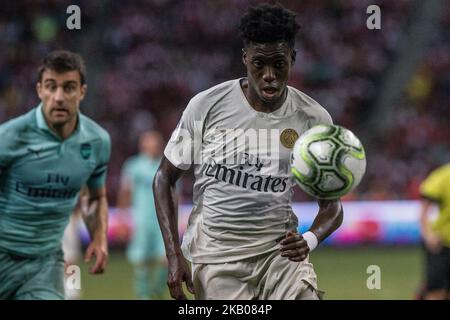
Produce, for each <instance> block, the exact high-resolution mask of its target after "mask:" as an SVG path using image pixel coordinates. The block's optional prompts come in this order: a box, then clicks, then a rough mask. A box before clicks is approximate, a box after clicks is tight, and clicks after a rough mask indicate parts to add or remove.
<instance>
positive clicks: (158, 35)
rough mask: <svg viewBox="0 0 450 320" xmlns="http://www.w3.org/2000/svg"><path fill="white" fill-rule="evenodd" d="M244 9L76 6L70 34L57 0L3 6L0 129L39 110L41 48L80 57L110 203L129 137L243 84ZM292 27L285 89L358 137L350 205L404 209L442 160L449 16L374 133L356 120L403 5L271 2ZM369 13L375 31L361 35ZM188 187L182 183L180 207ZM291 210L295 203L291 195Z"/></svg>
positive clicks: (222, 1) (231, 0) (400, 26)
mask: <svg viewBox="0 0 450 320" xmlns="http://www.w3.org/2000/svg"><path fill="white" fill-rule="evenodd" d="M259 2H261V1H244V0H217V1H197V0H183V1H181V0H178V1H175V0H149V1H126V2H125V1H106V0H105V1H87V0H86V1H78V2H77V3H78V5H79V6H80V8H81V13H82V22H81V30H68V29H67V28H66V26H65V24H66V19H67V17H68V14H67V13H66V8H67V6H68V5H70V4H71V3H70V2H68V1H41V0H34V1H33V0H20V1H14V2H11V1H8V2H5V3H4V4H2V8H1V9H0V123H1V122H4V121H6V120H7V119H10V118H12V117H14V116H17V115H19V114H22V113H24V112H26V111H27V110H29V109H30V108H32V107H34V106H35V105H37V103H38V98H37V96H36V94H35V89H34V87H35V82H36V75H37V72H36V67H37V65H38V63H39V61H40V59H41V58H42V57H43V56H44V55H45V54H46V53H47V52H48V51H50V50H53V49H57V48H64V49H69V50H74V51H77V52H79V53H81V54H82V55H83V57H84V58H85V60H86V62H87V67H88V78H87V79H88V86H89V91H88V97H87V99H86V100H85V102H84V103H83V104H82V111H83V112H84V113H86V114H88V115H89V116H90V117H92V118H93V119H95V120H96V121H97V122H98V123H100V124H101V125H102V126H103V127H105V128H106V129H107V130H108V131H109V132H110V134H111V137H112V141H113V154H112V161H111V165H110V174H109V177H108V188H109V196H110V199H111V202H112V203H113V204H114V201H115V195H116V194H117V186H118V185H119V178H120V168H121V166H122V164H123V162H124V160H125V159H126V158H127V157H129V156H130V155H132V154H133V153H135V152H136V151H137V137H138V135H139V134H140V133H141V132H143V131H146V130H148V129H157V130H159V131H161V132H162V134H163V135H164V137H165V138H166V139H168V138H169V137H170V133H171V132H172V130H173V128H174V127H175V126H176V124H177V122H178V120H179V117H180V116H181V113H182V111H183V109H184V107H185V106H186V104H187V103H188V102H189V99H190V98H191V97H192V96H194V95H195V94H196V93H198V92H199V91H201V90H204V89H207V88H209V87H211V86H213V85H215V84H218V83H220V82H222V81H226V80H230V79H234V78H238V77H242V76H245V68H244V66H243V65H242V63H241V50H240V49H241V47H242V44H241V42H240V39H239V34H238V30H237V28H238V25H239V19H240V16H241V14H242V13H243V12H244V11H245V9H246V8H247V6H248V4H249V3H252V4H255V3H259ZM280 2H281V3H283V4H285V6H286V7H288V8H289V9H291V10H293V11H295V12H297V13H298V20H299V22H300V24H301V25H302V29H301V30H300V36H299V38H298V41H297V44H296V49H297V60H296V64H295V65H294V70H293V73H292V76H291V80H290V85H292V86H294V87H297V88H298V89H300V90H302V91H304V92H306V93H307V94H308V95H310V96H312V97H313V98H314V99H316V100H317V101H318V102H319V103H321V104H322V105H323V106H324V107H325V108H326V109H327V110H328V111H329V112H330V114H331V115H332V117H333V119H334V122H335V123H336V124H339V125H342V126H345V127H347V128H349V129H352V130H354V132H355V133H356V134H357V135H359V134H360V133H362V132H361V130H369V131H370V130H372V131H373V132H374V134H372V135H371V134H364V136H367V137H371V138H370V141H363V144H364V145H365V147H366V152H367V155H368V168H367V174H366V176H365V178H364V180H363V182H362V183H361V185H360V187H359V188H358V189H357V190H356V191H355V192H354V193H353V194H351V195H349V196H348V198H349V199H364V200H374V199H377V200H378V199H414V198H417V197H418V184H419V183H420V182H421V181H422V179H423V178H424V177H425V176H426V174H427V173H429V171H430V170H431V169H433V168H435V167H436V166H437V165H439V164H441V163H443V162H445V161H449V160H450V129H449V127H450V125H449V124H450V122H449V120H450V119H449V116H450V114H449V101H450V97H449V95H450V79H449V77H450V41H449V30H450V11H449V10H448V9H446V10H443V11H442V14H441V16H440V18H439V21H440V26H439V29H438V32H436V33H434V37H433V39H430V41H429V43H428V44H427V48H426V51H425V56H424V58H423V59H422V62H421V63H420V64H419V65H417V66H416V68H417V70H414V76H413V77H412V79H411V81H410V83H409V85H408V86H407V88H405V90H404V93H402V99H401V101H399V102H398V104H396V105H395V106H392V108H394V109H395V112H394V118H395V119H393V120H394V121H392V125H391V127H390V128H389V129H388V130H386V131H384V132H383V134H381V135H380V134H377V133H375V132H376V130H374V128H371V127H370V126H364V121H365V120H367V116H368V115H370V114H371V113H372V112H373V110H372V109H371V108H372V106H373V105H374V102H375V101H376V98H377V95H379V94H380V88H381V86H380V83H381V82H382V81H383V79H384V77H385V75H386V71H387V70H388V69H389V68H390V67H391V66H392V63H393V61H394V60H395V59H394V58H395V57H396V55H397V54H398V45H399V42H400V39H401V38H402V36H404V34H405V30H406V28H407V27H408V24H409V23H411V21H410V20H409V19H410V17H411V14H412V11H413V10H414V6H413V1H407V0H398V1H387V0H385V1H368V0H363V1H360V0H351V1H343V0H342V1H325V0H307V1H280ZM375 3H376V4H378V5H379V6H380V8H381V13H382V29H381V30H369V29H367V28H366V19H367V17H368V14H367V13H366V8H367V6H369V5H370V4H375ZM191 179H192V177H188V178H187V179H186V180H185V181H184V182H183V188H182V194H183V196H184V201H189V200H190V196H191ZM295 199H296V200H304V199H306V198H305V196H304V195H302V194H301V193H300V192H297V193H296V198H295Z"/></svg>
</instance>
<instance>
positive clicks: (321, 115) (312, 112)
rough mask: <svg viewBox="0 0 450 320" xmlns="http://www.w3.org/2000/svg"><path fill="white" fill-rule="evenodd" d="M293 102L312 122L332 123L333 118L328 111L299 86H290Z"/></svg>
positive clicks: (297, 109)
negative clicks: (298, 87)
mask: <svg viewBox="0 0 450 320" xmlns="http://www.w3.org/2000/svg"><path fill="white" fill-rule="evenodd" d="M288 90H289V94H290V96H291V99H292V104H293V106H294V108H296V111H297V112H299V113H300V114H302V115H306V117H307V118H309V119H310V120H311V121H312V124H313V125H315V124H319V123H322V124H332V123H333V120H332V118H331V116H330V114H329V113H328V111H327V110H326V109H325V108H324V107H323V106H322V105H321V104H320V103H318V102H317V101H316V100H314V99H313V98H311V97H310V96H309V95H307V94H306V93H304V92H303V91H300V90H299V89H297V88H294V87H291V86H288Z"/></svg>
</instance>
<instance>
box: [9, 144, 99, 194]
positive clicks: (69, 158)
mask: <svg viewBox="0 0 450 320" xmlns="http://www.w3.org/2000/svg"><path fill="white" fill-rule="evenodd" d="M95 167H96V163H95V159H94V156H93V146H92V144H91V143H89V142H86V143H75V142H69V141H68V142H45V143H40V144H32V143H30V144H27V145H25V146H22V148H21V150H20V155H19V156H18V157H17V158H16V161H14V163H13V165H12V166H11V168H10V169H9V171H10V174H11V176H13V177H15V178H17V179H20V180H21V182H22V183H26V184H33V185H34V184H56V185H60V184H61V185H64V186H69V185H70V186H73V187H78V186H79V185H80V184H83V183H84V182H85V181H86V180H87V178H88V177H89V176H90V175H91V174H92V172H93V171H94V169H95Z"/></svg>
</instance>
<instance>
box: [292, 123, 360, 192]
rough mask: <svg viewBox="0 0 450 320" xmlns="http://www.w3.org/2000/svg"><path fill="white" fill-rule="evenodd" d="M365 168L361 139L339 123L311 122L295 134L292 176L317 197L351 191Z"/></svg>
mask: <svg viewBox="0 0 450 320" xmlns="http://www.w3.org/2000/svg"><path fill="white" fill-rule="evenodd" d="M365 171H366V154H365V152H364V147H363V145H362V144H361V141H360V140H359V139H358V138H357V137H356V136H355V135H354V134H353V132H351V131H350V130H348V129H346V128H343V127H341V126H337V125H317V126H314V127H312V128H311V129H309V130H307V131H306V132H304V133H303V134H302V135H301V136H300V137H299V138H298V140H297V141H296V142H295V145H294V148H293V150H292V155H291V172H292V174H293V175H294V180H295V181H296V182H297V184H298V185H299V186H300V188H301V189H303V190H304V191H305V192H306V193H308V194H309V195H311V196H313V197H315V198H317V199H327V200H331V199H337V198H340V197H342V196H344V195H345V194H347V193H349V192H351V191H352V190H353V189H355V188H356V186H357V185H358V184H359V183H360V182H361V179H362V177H363V175H364V172H365Z"/></svg>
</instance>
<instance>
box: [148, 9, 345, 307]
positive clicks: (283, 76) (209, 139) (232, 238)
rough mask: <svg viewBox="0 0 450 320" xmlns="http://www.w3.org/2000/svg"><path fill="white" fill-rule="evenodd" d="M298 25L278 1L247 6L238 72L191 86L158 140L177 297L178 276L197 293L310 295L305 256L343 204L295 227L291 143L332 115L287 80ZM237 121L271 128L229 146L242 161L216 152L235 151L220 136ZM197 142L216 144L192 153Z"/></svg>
mask: <svg viewBox="0 0 450 320" xmlns="http://www.w3.org/2000/svg"><path fill="white" fill-rule="evenodd" d="M298 29H299V25H298V24H297V22H296V21H295V14H294V13H292V12H291V11H289V10H286V9H285V8H284V7H282V6H281V5H259V6H257V7H253V8H250V9H249V11H248V12H247V13H246V14H245V15H244V16H243V17H242V19H241V25H240V31H241V36H242V38H243V42H244V48H243V50H242V61H243V63H244V65H245V66H246V68H247V77H245V78H241V79H236V80H231V81H227V82H224V83H222V84H219V85H217V86H215V87H213V88H211V89H209V90H206V91H204V92H201V93H199V94H198V95H196V96H195V97H194V98H193V99H192V100H191V101H190V103H189V104H188V106H187V108H186V109H185V111H184V113H183V115H182V117H181V120H180V122H179V124H178V126H177V129H176V130H175V131H174V133H173V134H172V137H171V140H170V141H169V143H168V144H167V146H166V149H165V151H164V155H165V157H163V160H162V163H161V166H160V168H159V170H158V173H157V175H156V177H155V181H154V189H153V190H154V197H155V200H156V207H157V213H158V219H159V223H160V226H161V229H162V233H163V237H164V241H165V246H166V254H167V258H168V262H169V278H168V285H169V289H170V292H171V295H172V297H173V298H176V299H185V298H186V296H185V294H184V292H183V289H182V282H186V284H187V287H188V289H189V291H191V292H193V293H194V292H195V297H196V298H197V299H319V291H318V287H317V279H316V274H315V272H314V269H313V266H312V264H310V263H309V262H308V255H309V252H310V251H311V250H313V249H314V248H315V247H316V246H317V244H318V243H320V242H322V241H323V240H324V239H325V238H326V237H328V236H329V235H330V234H331V233H332V232H333V231H335V230H336V229H337V228H338V227H339V226H340V224H341V222H342V219H343V212H342V206H341V203H340V200H333V201H318V203H319V212H318V214H317V216H316V218H315V220H314V222H313V224H312V226H311V228H310V230H309V231H308V232H306V233H305V234H303V235H301V234H298V233H297V228H298V221H297V219H296V216H295V214H294V213H293V211H292V207H291V196H292V187H293V186H294V183H293V181H292V179H291V178H290V169H289V162H290V152H291V150H292V147H293V145H294V142H295V140H296V139H297V138H298V136H299V135H300V134H302V133H303V132H304V131H306V130H307V129H309V128H311V127H312V126H314V125H317V124H330V123H332V120H331V117H330V115H329V114H328V112H327V111H326V110H325V109H324V108H323V107H322V106H320V105H319V104H318V103H317V102H316V101H314V100H313V99H312V98H310V97H309V96H307V95H306V94H304V93H302V92H300V91H299V90H297V89H295V88H292V87H289V86H287V81H288V78H289V75H290V72H291V68H292V65H293V63H294V61H295V58H296V52H295V49H294V46H295V35H296V33H297V31H298ZM236 128H240V129H243V130H247V129H250V130H255V131H256V132H258V130H262V131H261V132H263V131H264V130H270V129H277V130H278V131H276V132H278V133H277V135H276V137H275V138H274V139H273V140H271V141H267V143H266V144H264V143H262V145H263V146H264V145H265V146H266V149H264V147H262V148H263V149H262V150H258V153H257V154H255V153H252V152H251V151H249V152H248V153H247V149H246V150H245V151H244V150H238V151H237V153H238V154H237V156H238V157H241V158H240V159H241V160H244V161H242V162H238V163H234V164H228V163H227V162H226V161H227V159H225V158H220V157H219V156H218V157H216V154H220V151H221V150H223V149H226V150H236V149H234V139H231V140H227V139H223V133H224V132H226V129H236ZM234 138H238V137H234ZM271 138H272V137H271ZM266 139H267V140H269V139H270V138H267V136H266ZM278 142H280V143H281V144H280V145H278V146H279V149H277V150H276V159H274V158H270V156H269V155H270V152H269V151H268V150H267V148H268V145H273V144H276V143H278ZM260 143H261V140H260ZM199 146H200V147H199ZM198 147H199V148H198ZM204 148H213V149H214V150H215V151H217V153H211V156H210V157H209V158H206V159H205V158H203V159H201V160H202V161H200V162H197V161H194V159H195V158H196V156H197V155H198V153H199V152H201V151H199V149H202V151H204ZM249 148H250V149H252V148H255V149H256V146H253V145H251V146H249ZM189 151H191V152H189ZM192 155H194V156H193V157H192ZM272 156H273V155H272ZM271 161H274V162H277V163H278V165H276V166H271V163H272V162H271ZM224 162H225V163H224ZM192 165H193V168H194V173H195V178H196V181H195V185H194V209H193V212H192V213H191V216H190V219H189V226H188V228H187V231H186V233H185V235H184V239H183V246H182V248H181V247H180V243H179V236H178V229H177V208H176V206H175V204H174V203H175V201H174V198H173V190H174V188H175V184H176V181H177V179H179V178H180V177H181V176H182V175H183V173H185V172H186V171H187V170H188V169H190V168H191V167H192ZM185 257H186V258H187V259H188V260H189V261H190V262H191V267H192V271H191V270H190V269H189V266H188V264H187V262H186V261H185ZM191 274H192V276H191Z"/></svg>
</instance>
